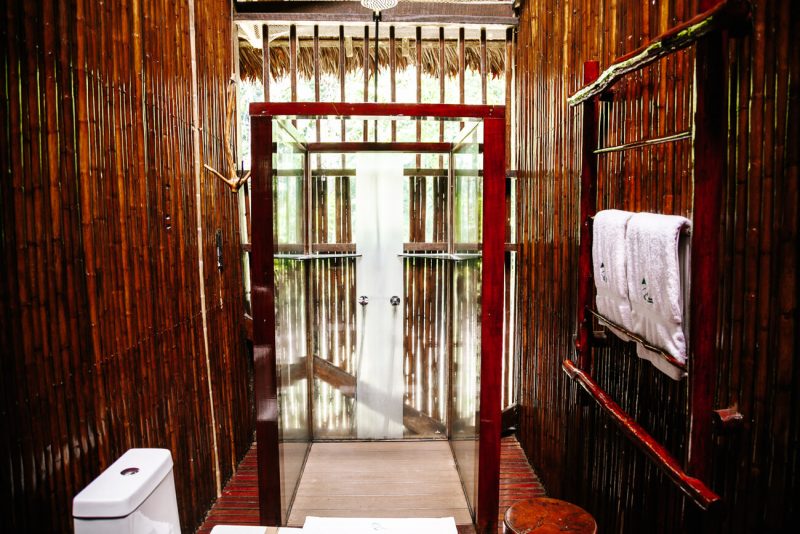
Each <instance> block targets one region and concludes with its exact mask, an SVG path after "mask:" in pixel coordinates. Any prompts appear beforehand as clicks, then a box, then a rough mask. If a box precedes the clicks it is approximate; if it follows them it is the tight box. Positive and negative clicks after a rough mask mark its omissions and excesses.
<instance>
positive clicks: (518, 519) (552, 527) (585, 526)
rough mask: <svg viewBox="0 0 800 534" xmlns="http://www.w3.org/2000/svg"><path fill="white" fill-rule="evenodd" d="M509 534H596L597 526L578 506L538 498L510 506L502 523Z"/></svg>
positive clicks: (556, 500)
mask: <svg viewBox="0 0 800 534" xmlns="http://www.w3.org/2000/svg"><path fill="white" fill-rule="evenodd" d="M503 532H505V533H506V534H528V533H536V534H547V533H550V532H553V533H556V532H580V533H582V534H596V533H597V523H596V522H595V520H594V518H593V517H592V516H591V514H589V512H587V511H586V510H584V509H583V508H580V507H579V506H575V505H574V504H571V503H568V502H565V501H560V500H558V499H549V498H547V497H539V498H537V499H526V500H524V501H519V502H516V503H514V504H513V505H511V506H510V507H509V508H508V510H506V515H505V518H504V520H503Z"/></svg>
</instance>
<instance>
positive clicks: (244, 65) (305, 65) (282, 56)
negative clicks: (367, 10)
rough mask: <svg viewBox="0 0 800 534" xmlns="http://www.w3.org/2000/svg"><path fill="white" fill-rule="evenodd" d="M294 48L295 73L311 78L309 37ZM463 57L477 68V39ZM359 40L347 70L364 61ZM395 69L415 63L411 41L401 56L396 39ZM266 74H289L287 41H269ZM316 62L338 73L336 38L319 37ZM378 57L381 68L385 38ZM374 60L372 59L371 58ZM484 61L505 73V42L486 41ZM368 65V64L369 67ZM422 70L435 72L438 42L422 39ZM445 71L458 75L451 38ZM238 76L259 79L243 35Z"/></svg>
mask: <svg viewBox="0 0 800 534" xmlns="http://www.w3.org/2000/svg"><path fill="white" fill-rule="evenodd" d="M298 42H299V46H298V48H297V75H298V77H300V78H303V79H306V80H312V79H313V78H314V49H313V46H312V40H311V39H299V40H298ZM464 48H465V50H464V58H465V61H466V67H467V69H470V70H473V71H476V72H480V68H481V58H480V52H481V47H480V43H479V42H478V41H466V43H465V47H464ZM363 49H364V44H363V41H360V42H353V53H352V55H350V56H349V57H346V58H345V68H346V69H347V72H348V73H352V72H355V71H361V70H362V69H363V66H364V65H363V64H364V52H363ZM369 49H370V57H371V58H374V42H371V43H370V45H369ZM396 49H397V52H396V54H397V69H398V70H403V69H405V68H406V67H409V66H413V65H415V56H416V54H415V52H414V45H413V43H412V47H411V53H410V54H409V55H408V56H404V55H403V53H402V47H401V46H400V43H399V42H398V44H397V47H396ZM269 53H270V75H271V76H272V79H279V78H282V77H284V76H287V75H288V74H289V44H288V41H287V40H285V39H283V40H282V41H273V42H272V43H270V47H269ZM319 55H320V57H319V64H320V69H321V71H320V72H321V73H322V74H333V75H336V76H338V74H339V42H338V41H337V40H330V39H327V40H320V49H319ZM378 60H379V64H380V68H381V70H385V69H388V67H389V42H388V40H386V41H380V43H379V51H378ZM372 61H373V62H374V59H372ZM486 63H487V70H488V73H489V75H491V76H492V77H498V76H501V75H504V73H505V43H503V42H499V41H489V42H488V43H487V44H486ZM371 68H372V67H371ZM422 71H423V72H424V73H425V74H427V75H429V76H439V43H438V41H423V42H422ZM445 73H446V74H447V76H451V77H454V76H458V48H457V45H456V42H455V41H447V42H446V46H445ZM239 76H240V77H241V79H243V80H248V81H255V80H260V79H261V50H260V49H256V48H253V47H252V46H251V45H250V43H248V42H247V41H246V40H244V39H240V40H239Z"/></svg>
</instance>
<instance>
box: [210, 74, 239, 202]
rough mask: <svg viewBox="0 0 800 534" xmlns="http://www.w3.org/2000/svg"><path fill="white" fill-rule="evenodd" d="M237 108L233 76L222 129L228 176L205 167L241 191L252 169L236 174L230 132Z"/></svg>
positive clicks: (235, 190) (229, 84)
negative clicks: (242, 174)
mask: <svg viewBox="0 0 800 534" xmlns="http://www.w3.org/2000/svg"><path fill="white" fill-rule="evenodd" d="M235 109H236V80H234V79H233V78H231V79H230V80H229V81H228V102H227V105H226V107H225V127H224V128H223V130H222V144H223V145H224V146H225V162H226V163H227V165H228V177H225V176H223V175H222V173H220V172H219V171H217V170H216V169H214V168H213V167H211V166H209V165H208V164H205V163H204V164H203V167H205V168H206V170H208V171H211V173H213V174H214V175H215V176H217V178H219V179H220V180H222V181H223V182H225V183H226V184H228V187H230V188H231V191H232V192H234V193H236V192H237V191H239V187H241V185H242V184H243V183H245V182H246V181H247V179H248V178H250V171H247V172H246V173H245V174H244V176H237V175H236V158H235V157H234V156H233V144H232V142H231V138H230V132H231V131H232V130H233V117H234V115H235V114H234V110H235Z"/></svg>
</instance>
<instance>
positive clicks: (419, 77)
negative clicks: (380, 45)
mask: <svg viewBox="0 0 800 534" xmlns="http://www.w3.org/2000/svg"><path fill="white" fill-rule="evenodd" d="M415 32H416V33H415V36H416V40H415V43H414V44H415V46H416V52H417V55H416V60H417V104H419V103H421V102H422V27H420V26H417V27H416V30H415ZM421 140H422V123H421V122H420V120H419V119H417V142H419V141H421ZM421 166H422V158H421V157H420V155H419V154H417V167H421Z"/></svg>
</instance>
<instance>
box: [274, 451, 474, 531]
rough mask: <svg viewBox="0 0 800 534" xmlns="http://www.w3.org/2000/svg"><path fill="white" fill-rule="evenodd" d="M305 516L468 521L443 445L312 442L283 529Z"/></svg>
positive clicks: (458, 483) (300, 522)
mask: <svg viewBox="0 0 800 534" xmlns="http://www.w3.org/2000/svg"><path fill="white" fill-rule="evenodd" d="M308 515H313V516H317V517H450V516H453V517H455V519H456V523H457V524H468V523H470V522H471V521H472V518H471V517H470V513H469V508H468V507H467V500H466V498H465V497H464V490H463V489H462V487H461V481H460V480H459V478H458V472H457V471H456V465H455V462H454V461H453V455H452V453H451V452H450V446H449V445H448V443H447V442H446V441H374V442H351V443H314V444H313V445H312V446H311V453H310V454H309V455H308V460H307V461H306V467H305V470H304V472H303V476H302V478H301V479H300V486H299V487H298V489H297V496H296V497H295V500H294V505H293V506H292V511H291V513H290V515H289V521H288V524H289V526H290V527H292V526H297V527H299V526H302V525H303V523H304V522H305V519H306V516H308Z"/></svg>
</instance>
